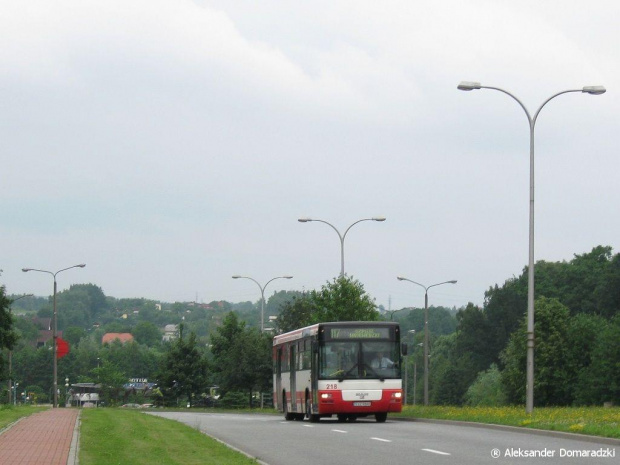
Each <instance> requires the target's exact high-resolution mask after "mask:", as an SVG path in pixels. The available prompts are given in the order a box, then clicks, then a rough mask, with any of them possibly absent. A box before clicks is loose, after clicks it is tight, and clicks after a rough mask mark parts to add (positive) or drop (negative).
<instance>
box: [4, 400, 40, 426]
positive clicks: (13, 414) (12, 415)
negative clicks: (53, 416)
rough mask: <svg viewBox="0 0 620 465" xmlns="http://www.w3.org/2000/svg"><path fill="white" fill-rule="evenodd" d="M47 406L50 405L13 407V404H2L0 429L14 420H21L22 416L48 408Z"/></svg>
mask: <svg viewBox="0 0 620 465" xmlns="http://www.w3.org/2000/svg"><path fill="white" fill-rule="evenodd" d="M47 408H48V407H31V406H19V407H13V406H12V405H0V431H1V430H2V429H3V428H6V427H7V426H8V425H10V424H11V423H13V422H14V421H17V420H19V419H20V418H21V417H27V416H29V415H32V414H33V413H37V412H40V411H42V410H47Z"/></svg>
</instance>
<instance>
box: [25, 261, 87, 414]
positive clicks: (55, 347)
mask: <svg viewBox="0 0 620 465" xmlns="http://www.w3.org/2000/svg"><path fill="white" fill-rule="evenodd" d="M85 266H86V265H85V264H83V263H82V264H80V265H73V266H70V267H68V268H63V269H62V270H58V271H56V272H55V273H54V272H52V271H47V270H37V269H36V268H22V271H23V272H24V273H26V272H28V271H38V272H39V273H47V274H51V275H52V276H53V277H54V313H53V314H52V319H53V326H52V340H53V341H52V343H53V349H52V352H53V354H52V357H53V359H54V362H53V364H54V408H58V359H57V358H56V354H57V352H58V344H57V342H58V341H57V339H58V316H57V314H56V289H57V285H56V275H57V274H58V273H61V272H63V271H67V270H70V269H71V268H84V267H85Z"/></svg>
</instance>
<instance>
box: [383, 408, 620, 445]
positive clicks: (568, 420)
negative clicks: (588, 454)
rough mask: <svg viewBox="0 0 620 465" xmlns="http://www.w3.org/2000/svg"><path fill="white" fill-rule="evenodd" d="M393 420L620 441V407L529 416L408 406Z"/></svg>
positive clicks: (517, 410)
mask: <svg viewBox="0 0 620 465" xmlns="http://www.w3.org/2000/svg"><path fill="white" fill-rule="evenodd" d="M393 416H395V417H407V418H409V417H413V418H429V419H437V420H458V421H472V422H479V423H490V424H496V425H508V426H520V427H524V428H537V429H545V430H553V431H565V432H568V433H579V434H589V435H593V436H603V437H608V438H616V439H620V407H612V408H603V407H544V408H543V407H541V408H535V409H534V412H533V413H532V414H526V413H525V408H524V407H440V406H427V407H424V406H405V407H404V408H403V412H402V413H400V414H393Z"/></svg>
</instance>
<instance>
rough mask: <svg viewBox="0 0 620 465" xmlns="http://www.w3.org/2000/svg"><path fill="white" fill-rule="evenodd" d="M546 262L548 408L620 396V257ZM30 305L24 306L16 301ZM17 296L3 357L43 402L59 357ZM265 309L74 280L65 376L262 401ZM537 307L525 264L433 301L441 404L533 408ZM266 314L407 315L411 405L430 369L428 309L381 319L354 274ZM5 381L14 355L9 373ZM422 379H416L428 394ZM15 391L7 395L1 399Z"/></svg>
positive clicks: (541, 383)
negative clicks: (530, 335) (170, 327)
mask: <svg viewBox="0 0 620 465" xmlns="http://www.w3.org/2000/svg"><path fill="white" fill-rule="evenodd" d="M535 266H536V270H535V271H536V297H537V300H536V302H535V315H536V318H535V322H536V323H535V324H536V326H535V336H536V340H535V344H536V351H535V386H534V394H535V401H536V405H539V406H544V405H592V404H601V403H603V402H616V403H617V402H618V401H619V398H620V370H618V367H619V366H620V344H618V343H617V341H618V340H620V337H619V336H620V311H619V308H620V255H618V254H616V255H614V254H612V249H611V247H604V246H598V247H595V248H594V249H593V250H592V251H591V252H589V253H585V254H582V255H575V256H574V257H573V259H572V260H570V261H562V262H545V261H539V262H537V263H536V265H535ZM38 299H40V298H38ZM20 302H21V303H22V304H24V305H25V307H18V306H17V304H18V303H20ZM11 303H12V299H11V298H10V296H7V294H6V290H5V288H4V287H0V349H1V352H0V363H2V361H3V360H4V361H6V359H7V357H6V355H7V353H8V350H9V349H12V353H13V362H14V363H13V379H16V380H19V381H20V384H21V386H22V387H29V388H30V390H29V392H35V391H37V392H38V393H39V397H40V398H41V399H45V398H46V396H47V397H48V398H49V395H50V393H49V386H51V384H52V383H51V370H50V369H48V368H49V367H50V366H51V351H50V350H49V348H48V347H42V348H39V349H37V348H36V347H34V346H33V345H32V340H33V339H35V340H36V336H37V334H38V329H37V328H36V327H35V326H34V324H33V323H32V321H31V319H30V316H31V315H34V313H33V312H32V311H33V309H32V305H33V304H32V302H29V301H28V298H24V299H21V300H20V301H19V302H15V305H14V309H15V308H16V307H17V308H19V309H21V310H23V312H22V313H25V314H26V316H25V317H15V315H12V313H11V311H10V307H11ZM38 303H39V306H40V307H41V308H40V309H39V310H38V312H37V314H38V316H39V317H44V316H46V315H51V313H50V311H51V304H50V302H45V301H39V302H38ZM259 304H260V303H259V302H255V303H252V302H244V303H240V304H232V303H228V302H212V303H210V304H208V305H197V304H196V303H191V302H190V303H174V304H165V303H161V304H160V303H157V302H154V301H150V300H148V299H114V298H111V297H106V296H105V295H104V294H103V291H102V290H101V289H100V288H99V287H97V286H95V285H92V284H82V285H74V286H71V288H69V289H68V290H66V291H63V292H61V293H59V294H58V308H59V328H60V329H62V330H63V331H64V333H63V337H64V338H65V339H66V340H68V341H69V342H70V343H71V347H72V349H71V352H70V353H69V355H67V356H66V357H65V358H63V359H61V360H60V361H59V379H61V380H62V379H64V378H65V377H67V378H69V379H70V380H71V383H73V382H98V383H101V384H102V385H105V386H107V387H108V388H106V389H107V390H106V393H105V395H106V396H107V398H108V399H109V401H110V402H112V403H119V402H127V401H129V400H130V399H129V398H128V397H127V396H128V393H127V391H126V390H123V389H121V386H122V384H124V383H125V382H126V380H127V379H128V378H130V377H139V378H148V379H149V380H155V381H156V382H157V389H156V390H154V392H152V393H150V395H152V396H154V399H156V400H157V402H160V403H163V404H166V405H177V404H179V405H180V404H183V405H185V403H186V402H187V403H188V404H190V405H204V404H205V402H207V401H208V399H209V398H210V397H212V396H210V395H211V394H212V390H210V388H211V387H213V386H218V387H219V389H220V392H221V394H222V397H221V401H222V402H229V403H230V404H231V405H232V404H238V405H254V403H255V402H256V399H255V395H254V394H255V393H256V392H270V391H271V371H272V363H271V334H270V333H261V332H260V330H259V328H260V321H259V320H260V311H259ZM28 306H29V307H28ZM26 307H28V308H26ZM526 307H527V268H525V269H524V270H523V272H522V274H521V275H519V276H515V277H512V278H510V279H508V280H506V281H505V282H504V283H503V284H502V285H501V286H499V285H494V286H492V287H490V288H489V289H488V290H487V291H486V292H485V299H484V304H483V305H482V306H476V305H474V304H471V303H470V304H468V305H466V306H464V307H462V308H460V309H458V310H457V309H446V308H441V307H431V308H430V309H429V328H430V334H431V338H430V347H429V351H430V355H431V356H430V379H429V387H430V401H431V403H433V404H445V405H463V404H470V405H481V404H492V405H502V404H523V403H524V398H525V392H524V389H525V354H526V351H525V344H526V338H525V327H526V326H525V315H526ZM267 314H268V315H270V314H271V315H277V317H276V319H275V321H274V322H273V330H274V331H276V332H285V331H289V330H292V329H296V328H299V327H303V326H307V325H310V324H313V323H317V322H322V321H346V320H358V321H361V320H366V321H376V320H380V319H393V320H395V321H399V322H400V324H401V329H402V331H401V333H402V334H403V335H406V336H404V339H403V340H404V341H405V342H408V343H409V344H410V350H409V355H408V356H407V357H406V360H405V363H406V366H407V370H406V371H407V374H408V376H409V379H408V380H407V384H408V386H409V389H408V399H407V400H408V403H411V401H412V398H413V397H414V392H413V385H414V382H413V381H414V377H417V379H418V380H421V376H422V374H423V373H422V372H421V367H422V366H423V358H422V354H423V350H422V349H423V348H422V347H421V344H422V340H423V335H424V334H423V328H424V317H423V314H424V310H423V309H422V308H411V309H410V308H407V309H401V310H398V311H393V312H388V313H383V314H381V313H380V312H379V311H378V309H377V306H376V304H375V301H374V299H373V298H372V297H370V296H369V295H368V294H367V293H366V291H365V290H364V286H363V285H362V283H360V282H359V281H357V280H356V279H354V278H353V277H350V276H346V275H345V276H342V277H338V278H334V279H333V280H332V281H329V282H327V283H325V285H323V286H322V287H321V289H318V290H315V291H310V292H305V293H301V292H279V293H274V294H273V295H272V296H271V297H270V298H269V300H268V302H267ZM93 323H95V326H93ZM164 324H177V325H179V328H180V331H179V336H178V338H177V339H175V340H173V341H171V342H168V343H164V342H162V340H161V334H162V333H161V327H162V326H163V325H164ZM410 330H415V334H413V335H412V334H411V333H410ZM105 332H131V333H132V334H133V335H134V343H129V344H124V345H123V344H120V343H119V342H114V343H111V344H105V345H101V342H100V341H101V336H102V335H103V334H104V333H105ZM7 378H8V369H7V366H6V363H4V364H2V365H0V380H4V381H6V379H7ZM59 384H62V381H60V382H59ZM422 384H423V383H421V382H418V383H417V386H416V389H417V392H416V393H415V395H416V397H417V398H418V399H419V398H421V396H420V394H421V389H422ZM2 386H6V383H5V382H3V383H2ZM20 390H21V389H20ZM130 395H132V394H131V393H130ZM136 395H137V394H136ZM5 398H6V396H5V393H2V396H0V401H2V400H4V399H5Z"/></svg>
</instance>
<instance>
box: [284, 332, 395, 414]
mask: <svg viewBox="0 0 620 465" xmlns="http://www.w3.org/2000/svg"><path fill="white" fill-rule="evenodd" d="M402 348H403V352H405V353H403V355H405V354H406V347H405V346H403V347H402ZM273 362H274V363H273V368H274V370H273V386H274V394H273V399H274V400H273V402H274V405H275V407H276V408H277V409H278V410H280V411H281V412H284V417H285V418H286V419H287V420H303V419H304V418H307V419H309V420H310V421H312V422H316V421H318V420H319V419H320V418H321V417H331V416H332V415H337V417H338V420H340V421H346V420H350V421H353V420H356V419H357V418H358V417H365V416H368V415H374V416H375V418H376V420H377V422H381V423H382V422H384V421H385V420H386V418H387V414H388V412H400V411H401V409H402V379H401V370H400V367H401V345H400V327H399V325H398V323H394V322H379V321H348V322H336V323H318V324H315V325H312V326H308V327H305V328H301V329H297V330H295V331H290V332H288V333H285V334H280V335H278V336H275V337H274V339H273Z"/></svg>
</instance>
